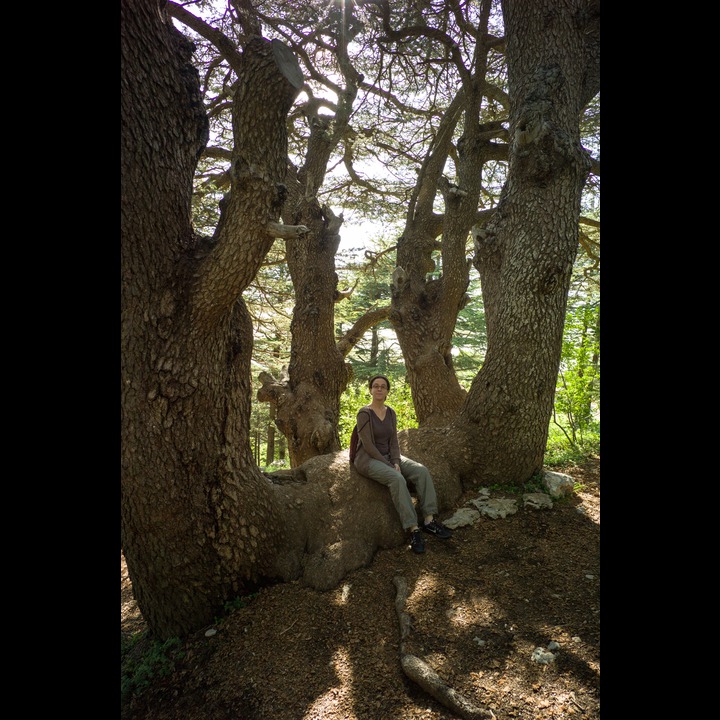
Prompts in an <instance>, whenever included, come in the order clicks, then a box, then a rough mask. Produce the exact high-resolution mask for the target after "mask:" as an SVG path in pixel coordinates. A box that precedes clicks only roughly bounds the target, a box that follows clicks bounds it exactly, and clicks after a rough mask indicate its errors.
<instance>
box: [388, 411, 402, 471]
mask: <svg viewBox="0 0 720 720" xmlns="http://www.w3.org/2000/svg"><path fill="white" fill-rule="evenodd" d="M387 409H388V410H389V411H390V412H391V413H392V422H393V434H392V438H390V462H391V463H392V464H393V465H397V466H398V467H399V466H400V443H399V441H398V434H397V415H396V414H395V411H394V410H393V409H392V408H391V407H390V406H389V405H388V406H387Z"/></svg>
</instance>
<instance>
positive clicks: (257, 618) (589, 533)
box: [120, 458, 600, 720]
mask: <svg viewBox="0 0 720 720" xmlns="http://www.w3.org/2000/svg"><path fill="white" fill-rule="evenodd" d="M554 469H555V470H559V471H561V472H565V473H567V474H569V475H571V476H572V477H573V479H574V480H575V482H576V483H579V484H580V489H579V490H578V491H576V492H575V493H574V495H573V496H572V497H570V498H567V499H563V500H558V501H554V503H553V507H552V508H551V509H540V510H538V509H529V508H524V507H523V505H522V502H520V501H519V502H518V507H519V510H518V512H517V513H515V514H513V515H508V516H507V517H505V518H498V519H491V518H489V517H486V516H482V517H480V518H479V519H478V520H477V521H476V522H474V523H473V524H472V525H469V526H465V527H460V528H458V529H457V530H455V533H454V537H453V538H452V539H451V540H447V541H443V540H439V539H436V538H434V537H429V536H426V552H425V554H424V555H415V554H414V553H412V552H411V551H410V549H409V546H403V547H397V548H394V549H391V550H382V551H379V552H378V553H377V554H376V555H375V557H374V559H373V561H372V563H371V565H370V566H369V567H366V568H362V569H360V570H357V571H355V572H353V573H351V574H350V575H349V576H348V577H346V578H345V580H344V581H343V582H342V583H341V584H340V586H339V587H337V588H336V589H334V590H331V591H328V592H325V593H321V592H317V591H314V590H310V589H308V588H305V587H302V586H301V585H300V584H299V583H286V584H282V585H275V586H272V587H266V588H264V589H262V590H260V591H259V592H258V593H256V594H255V595H254V596H253V597H251V598H248V599H247V604H246V605H245V606H244V607H240V608H238V609H235V610H232V611H231V612H230V613H229V614H228V615H227V616H225V617H223V618H222V619H218V622H217V623H216V624H215V625H213V626H209V627H207V628H202V629H201V630H200V631H198V632H197V633H196V634H195V635H193V636H192V637H190V638H188V639H186V641H184V642H183V643H182V648H181V652H178V653H175V654H173V655H172V671H171V672H170V674H168V675H167V676H165V677H159V676H155V677H154V678H153V681H152V683H151V685H150V686H149V687H148V688H147V689H145V690H144V692H142V693H141V694H140V695H137V696H134V697H133V698H132V699H131V700H129V701H127V702H125V703H124V704H123V706H122V708H121V716H122V720H455V718H458V717H466V718H472V717H478V718H479V717H482V716H483V712H484V713H486V714H487V713H488V711H489V712H491V713H492V714H493V715H494V716H495V717H497V718H498V719H507V720H510V719H511V718H512V719H514V720H539V719H542V720H546V719H550V718H582V719H583V720H599V718H600V461H599V458H595V459H592V460H591V461H589V462H588V463H586V464H585V465H583V466H582V467H575V466H573V467H567V468H560V469H558V468H554ZM476 496H477V492H469V493H467V495H466V496H464V497H463V500H462V501H461V502H460V503H459V504H458V508H459V507H460V506H461V505H463V503H464V502H469V501H470V500H471V499H472V498H473V497H476ZM492 497H493V498H501V497H513V496H512V495H510V494H506V495H503V494H502V493H498V492H495V491H493V492H492ZM515 497H516V499H519V496H515ZM455 509H457V508H455ZM455 509H454V510H455ZM452 514H453V511H450V512H447V513H443V514H441V516H440V518H441V519H446V518H447V517H449V516H450V515H452ZM403 587H405V588H406V593H407V595H406V597H404V596H402V594H401V593H399V592H398V589H399V588H403ZM120 589H121V613H120V626H121V633H122V635H123V636H124V637H125V639H127V638H129V637H130V636H136V635H137V634H138V633H141V632H142V631H143V630H144V623H143V620H142V617H141V616H140V614H139V612H138V609H137V606H136V605H135V602H134V600H133V598H132V586H131V584H130V581H129V579H128V576H127V569H126V567H125V563H124V559H123V558H122V556H121V559H120ZM403 619H405V620H406V621H409V622H407V625H406V626H405V633H406V636H405V638H404V640H403V641H402V643H401V633H402V627H403V626H402V621H403ZM213 631H215V632H214V633H213ZM139 637H140V641H139V642H137V643H136V645H135V648H134V650H133V653H132V654H131V656H130V657H131V658H132V656H133V655H134V659H135V660H136V661H139V660H140V658H141V657H142V654H143V652H146V651H147V649H148V647H149V642H150V641H149V640H148V639H147V638H146V637H145V636H142V635H141V636H139ZM401 649H402V652H403V653H404V654H405V657H406V658H408V657H409V658H414V659H416V660H417V661H418V663H419V665H420V666H421V667H422V668H424V669H426V670H427V671H428V672H432V673H434V674H435V681H436V682H437V683H439V684H440V685H439V686H437V685H436V686H432V687H430V686H429V687H430V689H428V688H425V689H424V688H423V687H421V685H420V684H419V683H418V682H417V680H416V679H411V678H410V677H409V675H408V674H407V673H406V672H405V671H404V669H403V665H401ZM433 687H440V688H441V690H442V692H441V693H440V694H439V695H438V694H435V695H434V694H433ZM443 698H444V699H445V700H447V698H451V699H453V698H454V699H455V702H456V703H459V705H456V707H455V709H451V708H450V707H449V706H448V703H447V702H445V701H444V700H443ZM463 703H464V704H463ZM458 708H464V710H459V709H458ZM475 712H477V713H478V714H477V715H474V716H473V713H475ZM463 713H464V714H463ZM486 716H488V717H489V714H487V715H486Z"/></svg>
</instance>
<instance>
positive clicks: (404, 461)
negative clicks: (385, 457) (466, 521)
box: [367, 455, 438, 530]
mask: <svg viewBox="0 0 720 720" xmlns="http://www.w3.org/2000/svg"><path fill="white" fill-rule="evenodd" d="M367 474H368V477H369V478H371V479H372V480H375V482H379V483H380V484H381V485H385V486H386V487H387V488H388V489H389V490H390V497H391V498H392V501H393V505H394V506H395V509H396V510H397V513H398V515H399V516H400V522H402V526H403V530H407V529H408V528H411V527H412V526H413V525H417V524H418V516H417V512H416V511H415V506H414V505H413V501H412V496H411V495H410V491H409V490H408V486H407V483H406V482H405V480H406V479H407V480H410V481H411V482H412V483H413V484H414V485H415V488H416V489H417V494H418V501H419V503H420V507H421V508H422V511H423V515H424V516H425V515H436V514H437V511H438V507H437V496H436V495H435V485H434V484H433V481H432V477H431V476H430V471H429V470H428V469H427V468H426V467H425V466H424V465H421V464H420V463H419V462H415V461H414V460H410V458H406V457H405V456H404V455H401V456H400V472H398V471H397V470H395V468H391V467H390V466H389V465H386V464H385V463H383V462H380V460H375V459H372V458H371V459H370V461H369V462H368V467H367Z"/></svg>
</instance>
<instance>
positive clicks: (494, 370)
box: [461, 0, 599, 483]
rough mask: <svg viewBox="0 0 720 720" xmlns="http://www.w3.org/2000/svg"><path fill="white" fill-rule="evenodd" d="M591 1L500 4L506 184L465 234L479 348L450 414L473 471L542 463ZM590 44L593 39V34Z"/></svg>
mask: <svg viewBox="0 0 720 720" xmlns="http://www.w3.org/2000/svg"><path fill="white" fill-rule="evenodd" d="M593 6H594V3H592V2H586V1H584V0H562V1H561V2H556V1H555V0H552V1H551V0H544V1H542V2H538V0H505V1H504V2H503V3H502V7H503V13H504V18H505V30H506V36H507V64H508V74H509V90H510V92H509V95H510V133H509V134H510V138H511V144H510V154H509V169H508V179H507V182H506V184H505V187H504V188H503V192H502V195H501V199H500V202H499V204H498V206H497V209H496V212H495V214H494V216H493V217H492V219H491V220H490V221H489V222H488V223H487V224H486V225H485V227H484V228H483V229H482V230H480V231H479V232H478V234H477V237H476V254H475V258H474V263H475V266H476V267H477V269H478V272H479V273H480V278H481V283H482V290H483V299H484V302H485V313H486V323H487V333H488V351H487V355H486V357H485V362H484V364H483V367H482V368H481V370H480V372H479V373H478V374H477V376H476V377H475V379H474V381H473V383H472V386H471V389H470V392H469V394H468V398H467V400H466V403H465V405H464V407H463V410H462V413H461V422H467V423H468V424H469V425H470V426H472V425H475V426H476V428H477V431H478V432H477V433H476V435H475V437H476V438H477V442H476V443H475V444H474V445H475V448H474V449H475V457H474V462H473V466H474V468H473V470H472V472H473V474H474V477H475V479H476V480H478V479H479V480H480V481H481V482H487V483H518V482H525V481H527V480H528V479H529V478H530V477H531V476H532V475H533V474H534V473H536V472H538V471H539V470H540V469H541V468H542V463H543V456H544V451H545V444H546V441H547V431H548V424H549V421H550V417H551V413H552V407H553V400H554V395H555V383H556V379H557V373H558V368H559V363H560V354H561V349H562V334H563V327H564V319H565V309H566V302H567V295H568V289H569V284H570V277H571V273H572V268H573V262H574V260H575V255H576V253H577V248H578V219H579V215H580V195H581V191H582V188H583V185H584V183H585V181H586V179H587V175H588V172H589V169H590V162H589V158H588V156H587V153H586V152H585V151H584V150H583V148H582V146H581V144H580V132H579V120H580V116H581V112H582V109H583V106H584V104H585V103H586V102H587V101H588V99H590V98H592V97H593V95H594V94H595V93H596V92H597V91H598V90H599V87H594V88H593V87H590V88H588V78H592V77H597V73H596V72H595V70H594V68H593V63H596V62H597V60H598V57H599V52H596V51H595V50H596V49H595V48H594V47H593V52H588V47H587V38H588V34H589V30H588V27H591V28H592V29H593V32H594V31H595V21H596V19H597V18H596V17H595V15H593V12H592V7H593ZM597 36H598V37H599V32H598V34H597Z"/></svg>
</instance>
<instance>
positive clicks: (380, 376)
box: [368, 375, 390, 392]
mask: <svg viewBox="0 0 720 720" xmlns="http://www.w3.org/2000/svg"><path fill="white" fill-rule="evenodd" d="M376 380H384V381H385V382H386V383H387V386H388V392H390V381H389V380H388V379H387V378H386V377H385V376H384V375H373V376H372V377H371V378H370V379H369V380H368V387H369V388H370V389H371V390H372V384H373V383H374V382H375V381H376Z"/></svg>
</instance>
